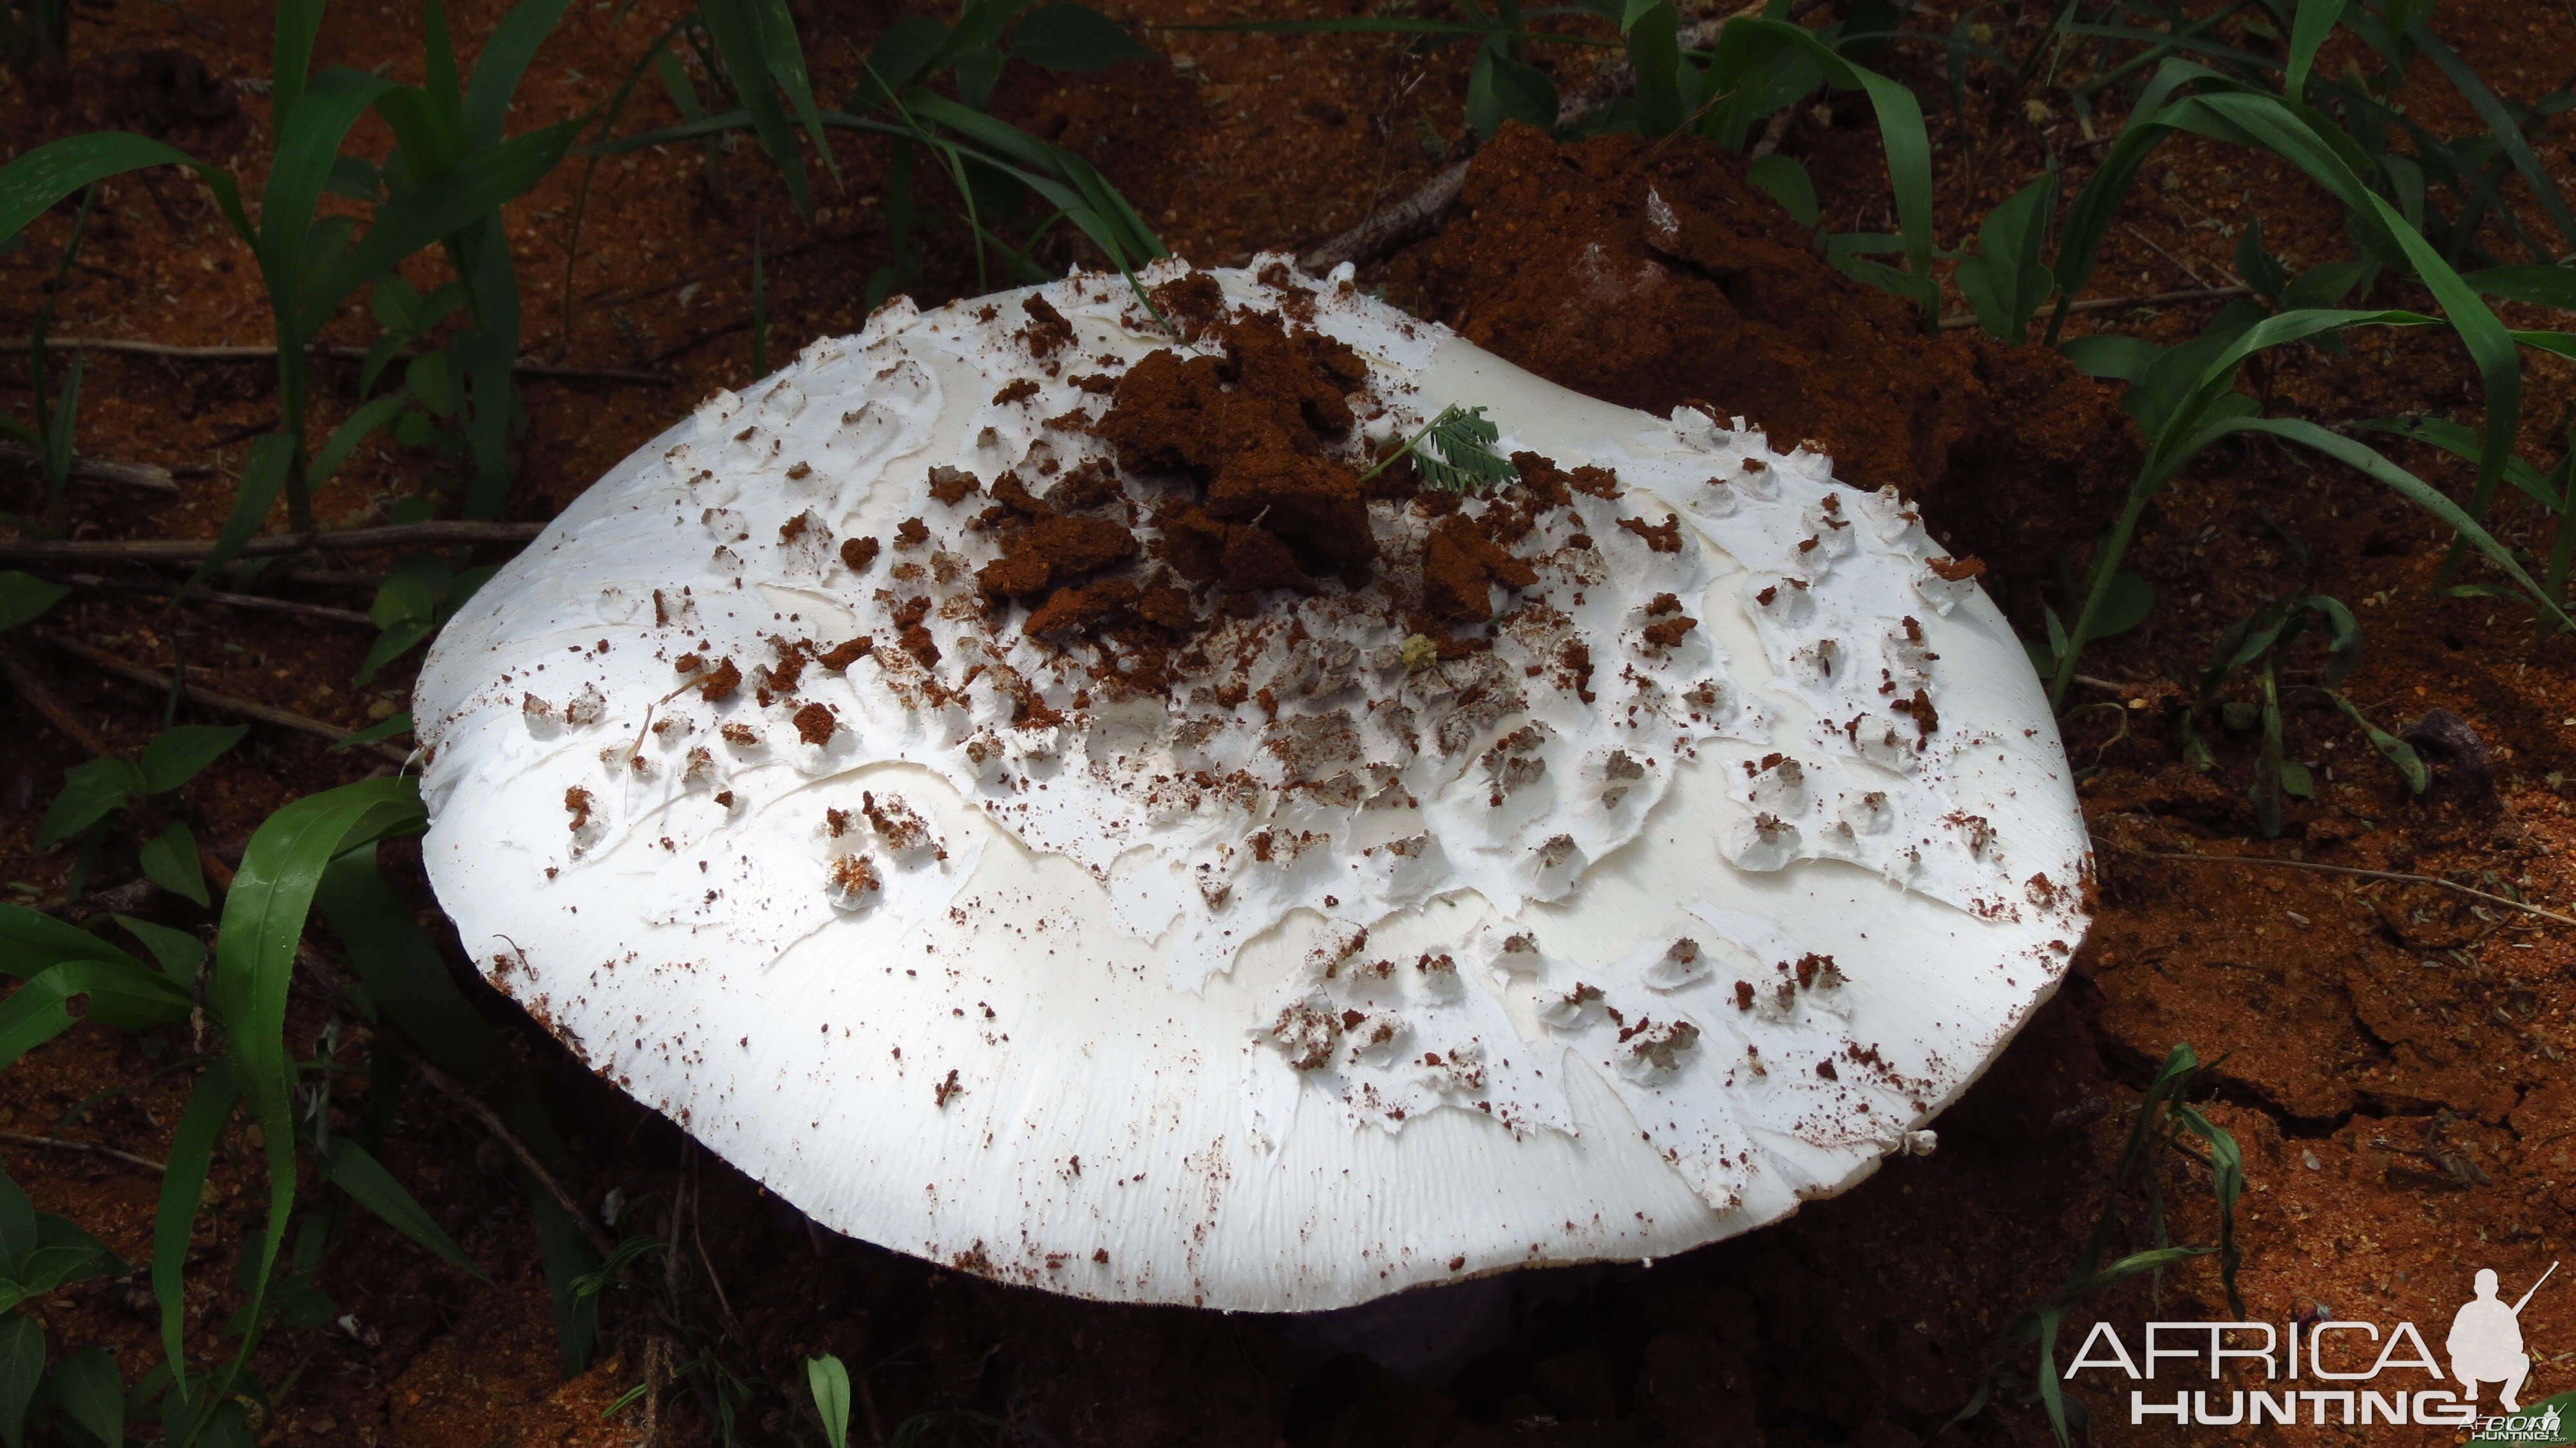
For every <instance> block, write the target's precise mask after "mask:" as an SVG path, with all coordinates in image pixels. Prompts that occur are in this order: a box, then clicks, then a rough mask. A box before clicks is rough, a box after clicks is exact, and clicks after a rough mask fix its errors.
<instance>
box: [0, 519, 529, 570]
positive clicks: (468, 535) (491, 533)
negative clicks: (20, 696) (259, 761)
mask: <svg viewBox="0 0 2576 1448" xmlns="http://www.w3.org/2000/svg"><path fill="white" fill-rule="evenodd" d="M544 528H545V525H544V524H543V523H481V522H474V521H472V520H469V519H456V520H451V521H448V522H439V523H387V524H384V525H382V526H379V527H373V528H317V529H315V530H313V531H312V532H310V533H273V534H270V535H269V536H267V537H265V538H253V539H252V540H250V541H249V542H247V543H245V544H243V545H242V546H241V550H240V551H239V552H237V553H235V554H234V555H233V556H234V557H236V558H269V557H274V556H276V555H278V554H281V553H302V552H304V551H306V550H307V549H325V550H329V549H351V548H407V547H414V546H421V545H434V544H454V543H525V542H527V541H528V540H529V539H531V538H534V537H536V536H537V534H538V533H540V532H542V531H543V530H544ZM215 547H216V543H215V540H214V539H212V538H137V539H115V538H77V539H70V540H63V541H58V540H54V539H47V538H0V562H10V563H53V564H76V563H103V562H107V561H109V560H111V559H130V560H139V561H141V562H145V563H198V562H202V561H204V560H205V559H207V558H210V557H212V556H213V555H214V552H215Z"/></svg>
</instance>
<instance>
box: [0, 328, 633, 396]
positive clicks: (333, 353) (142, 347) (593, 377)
mask: <svg viewBox="0 0 2576 1448" xmlns="http://www.w3.org/2000/svg"><path fill="white" fill-rule="evenodd" d="M27 342H28V339H27V338H25V337H0V351H14V350H18V349H21V348H24V347H25V346H26V345H27ZM45 346H46V348H47V349H48V350H49V351H56V352H72V351H79V350H81V349H83V348H87V349H88V350H90V351H93V352H129V353H132V354H133V355H135V356H138V357H175V358H178V359H180V360H182V361H188V362H267V361H272V360H274V359H275V358H276V356H277V349H276V348H275V347H183V346H179V345H176V344H174V343H169V342H145V341H141V340H138V339H135V338H129V337H47V338H46V339H45ZM304 351H305V355H307V356H311V357H338V358H342V359H344V360H346V361H350V362H359V361H364V360H365V359H366V356H367V349H366V348H364V347H326V346H323V345H321V344H319V343H317V344H315V345H313V346H311V347H307V348H305V349H304ZM409 355H410V354H409V353H397V354H395V356H396V359H397V360H400V359H402V358H406V357H408V356H409ZM510 370H511V371H513V372H516V373H517V374H519V375H520V376H522V377H560V378H563V379H564V380H566V381H571V382H640V383H644V384H645V385H647V386H652V387H667V386H669V385H670V384H671V379H670V378H668V377H665V376H663V375H662V374H661V373H659V372H639V371H636V370H635V369H633V368H629V367H557V366H555V365H554V364H552V363H550V362H516V363H513V364H511V367H510Z"/></svg>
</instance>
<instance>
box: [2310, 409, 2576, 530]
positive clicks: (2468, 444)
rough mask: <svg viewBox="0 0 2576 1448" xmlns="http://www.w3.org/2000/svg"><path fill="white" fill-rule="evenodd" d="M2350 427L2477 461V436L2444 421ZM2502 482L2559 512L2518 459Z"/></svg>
mask: <svg viewBox="0 0 2576 1448" xmlns="http://www.w3.org/2000/svg"><path fill="white" fill-rule="evenodd" d="M2352 426H2353V427H2355V428H2357V429H2360V430H2362V431H2365V432H2384V433H2387V434H2389V435H2391V436H2394V437H2402V438H2406V439H2408V440H2410V441H2414V442H2420V443H2424V444H2427V445H2429V446H2432V447H2437V448H2440V449H2441V450H2442V451H2444V452H2446V453H2449V454H2451V455H2452V456H2454V457H2458V458H2462V459H2465V460H2467V461H2469V462H2472V463H2474V462H2476V461H2477V460H2478V435H2477V434H2476V433H2474V432H2471V431H2469V430H2468V429H2467V428H2466V427H2463V426H2461V425H2460V424H2459V423H2456V422H2453V421H2451V420H2450V419H2449V418H2447V417H2373V418H2369V419H2366V420H2364V421H2361V422H2356V423H2354V424H2352ZM2504 478H2505V481H2506V482H2508V483H2511V484H2513V485H2514V486H2515V487H2516V488H2519V489H2520V490H2522V491H2523V492H2524V493H2526V494H2529V495H2530V497H2531V498H2532V500H2533V501H2534V502H2537V503H2539V504H2540V506H2542V507H2544V508H2547V509H2548V510H2550V511H2551V512H2553V513H2554V512H2556V511H2558V508H2559V505H2560V503H2561V502H2562V501H2563V500H2562V499H2560V498H2559V497H2558V495H2557V494H2556V493H2555V492H2553V491H2552V490H2551V489H2550V486H2549V484H2548V482H2547V481H2546V480H2545V479H2543V478H2542V477H2541V476H2540V473H2539V471H2538V470H2537V469H2535V468H2534V467H2532V465H2531V464H2529V463H2527V462H2524V461H2523V460H2522V459H2520V458H2514V459H2511V460H2510V461H2508V462H2506V464H2505V465H2504Z"/></svg>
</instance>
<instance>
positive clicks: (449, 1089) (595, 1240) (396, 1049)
mask: <svg viewBox="0 0 2576 1448" xmlns="http://www.w3.org/2000/svg"><path fill="white" fill-rule="evenodd" d="M298 949H299V953H301V954H304V955H305V956H306V957H307V960H308V963H310V961H311V951H312V947H311V946H309V945H308V946H301V947H299V948H298ZM315 969H316V971H317V973H326V974H327V973H328V967H327V966H320V965H316V966H315ZM375 1041H376V1044H378V1045H380V1046H382V1047H384V1048H385V1049H386V1050H388V1051H391V1052H393V1053H394V1054H395V1055H397V1056H400V1057H401V1058H402V1059H403V1062H404V1064H406V1065H408V1066H410V1067H411V1068H412V1069H413V1070H415V1071H418V1072H419V1073H420V1078H421V1079H422V1080H424V1081H427V1082H428V1083H429V1084H430V1085H432V1086H435V1087H437V1088H438V1089H439V1090H440V1091H441V1092H442V1093H444V1094H445V1095H446V1096H447V1097H448V1098H449V1099H451V1100H453V1101H455V1102H456V1104H457V1105H459V1106H462V1107H464V1108H465V1110H466V1113H467V1114H468V1115H471V1116H472V1117H473V1118H474V1119H475V1120H476V1121H478V1122H480V1123H482V1126H483V1129H484V1130H486V1131H488V1132H490V1133H492V1137H493V1139H494V1140H496V1141H498V1142H500V1143H501V1145H502V1146H503V1147H504V1148H506V1149H507V1150H508V1151H509V1153H510V1154H511V1155H512V1156H515V1157H517V1158H518V1159H519V1165H521V1166H523V1167H526V1168H527V1169H528V1175H529V1176H530V1177H532V1178H534V1179H535V1181H536V1183H537V1185H538V1186H541V1187H543V1188H545V1192H546V1195H547V1196H550V1197H552V1198H554V1199H555V1205H557V1206H559V1207H561V1208H563V1209H564V1211H565V1212H566V1213H567V1214H569V1215H570V1216H571V1217H572V1219H573V1220H574V1221H575V1222H577V1223H579V1224H580V1225H581V1232H582V1235H583V1236H584V1237H586V1238H588V1239H589V1241H590V1245H591V1250H593V1251H595V1252H597V1253H598V1254H599V1256H600V1260H601V1261H606V1260H608V1258H609V1257H610V1256H612V1255H613V1254H615V1252H616V1251H617V1244H616V1243H614V1242H611V1241H610V1240H608V1234H607V1233H605V1232H602V1231H601V1230H599V1225H598V1223H597V1222H595V1221H593V1220H592V1218H591V1215H590V1213H589V1212H587V1211H584V1210H583V1209H582V1205H581V1203H580V1202H577V1201H575V1200H573V1195H572V1193H571V1192H569V1191H566V1190H565V1189H564V1184H563V1183H562V1182H560V1181H557V1180H556V1179H555V1174H554V1173H553V1172H551V1171H548V1170H547V1169H546V1164H545V1163H544V1162H542V1161H539V1160H538V1159H537V1154H536V1153H535V1152H533V1151H530V1150H529V1149H528V1144H527V1143H526V1142H523V1141H521V1140H519V1134H518V1133H517V1132H515V1131H512V1130H511V1129H510V1126H509V1123H507V1122H505V1121H503V1120H502V1119H501V1113H499V1112H497V1111H494V1110H493V1109H492V1108H491V1107H489V1106H486V1105H484V1104H483V1098H482V1097H480V1096H477V1095H475V1094H474V1091H473V1088H472V1087H469V1086H467V1085H466V1084H465V1083H464V1082H462V1081H459V1080H457V1079H456V1078H455V1077H453V1076H450V1075H449V1074H447V1073H446V1072H445V1071H442V1070H440V1069H439V1068H438V1067H436V1066H434V1065H431V1064H430V1063H429V1062H428V1061H427V1060H426V1059H424V1058H423V1057H422V1056H421V1054H420V1052H418V1051H416V1050H414V1049H413V1048H412V1046H411V1043H410V1042H408V1041H405V1040H404V1039H403V1038H402V1037H400V1036H398V1035H396V1034H394V1033H393V1032H391V1031H378V1032H377V1033H376V1035H375Z"/></svg>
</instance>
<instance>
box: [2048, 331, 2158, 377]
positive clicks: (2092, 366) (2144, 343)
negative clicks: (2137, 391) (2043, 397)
mask: <svg viewBox="0 0 2576 1448" xmlns="http://www.w3.org/2000/svg"><path fill="white" fill-rule="evenodd" d="M2057 350H2058V351H2059V352H2061V353H2063V354H2065V357H2066V360H2067V361H2069V362H2072V363H2074V364H2075V370H2076V371H2078V372H2081V373H2083V374H2084V375H2085V376H2087V377H2100V378H2104V379H2106V380H2117V381H2121V382H2144V381H2145V380H2146V378H2147V372H2148V369H2150V368H2152V367H2154V366H2155V365H2156V360H2157V359H2158V358H2160V357H2162V356H2164V355H2165V352H2166V350H2167V349H2166V348H2164V347H2162V346H2160V345H2158V344H2156V343H2154V342H2150V341H2148V340H2147V339H2146V338H2144V337H2131V336H2126V335H2124V334H2122V333H2118V332H2096V333H2094V334H2093V335H2091V336H2089V337H2070V338H2068V339H2067V340H2065V341H2063V342H2060V343H2058V344H2057Z"/></svg>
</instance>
